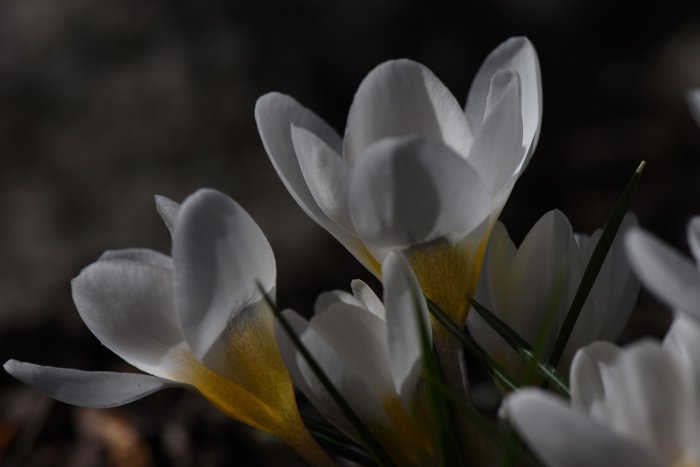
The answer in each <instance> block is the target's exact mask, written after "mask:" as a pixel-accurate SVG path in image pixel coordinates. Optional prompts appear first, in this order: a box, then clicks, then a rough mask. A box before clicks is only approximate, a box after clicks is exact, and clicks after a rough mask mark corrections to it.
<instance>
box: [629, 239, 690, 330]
mask: <svg viewBox="0 0 700 467" xmlns="http://www.w3.org/2000/svg"><path fill="white" fill-rule="evenodd" d="M625 246H626V247H627V257H628V259H629V261H630V263H631V264H632V268H633V269H634V271H635V272H636V273H637V276H639V279H640V280H641V281H642V283H643V284H644V285H645V286H646V287H647V289H649V290H650V291H651V292H652V293H653V294H654V295H656V296H657V297H658V298H659V299H661V300H663V301H664V302H666V303H667V304H668V305H669V306H670V307H672V308H674V309H677V310H682V311H685V312H687V313H690V314H691V315H692V316H693V317H694V318H695V319H697V320H700V272H698V269H697V268H696V267H695V265H694V264H693V263H691V262H690V261H688V260H687V259H686V258H684V257H683V256H681V254H680V253H678V252H677V251H676V250H674V249H672V248H671V247H669V246H667V245H665V244H664V243H662V242H661V241H660V240H658V239H656V238H655V237H654V236H652V235H651V234H649V233H647V232H646V231H644V230H642V229H640V228H633V229H630V232H629V233H628V234H627V235H626V236H625Z"/></svg>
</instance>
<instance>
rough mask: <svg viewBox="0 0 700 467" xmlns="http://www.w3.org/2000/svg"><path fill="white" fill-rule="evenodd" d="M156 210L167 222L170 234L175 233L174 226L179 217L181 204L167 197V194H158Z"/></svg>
mask: <svg viewBox="0 0 700 467" xmlns="http://www.w3.org/2000/svg"><path fill="white" fill-rule="evenodd" d="M155 201H156V210H157V211H158V214H160V217H161V218H162V219H163V222H165V226H166V227H167V228H168V230H169V231H170V235H173V228H174V227H175V218H176V217H177V212H178V210H179V209H180V204H179V203H176V202H175V201H173V200H171V199H170V198H166V197H165V196H161V195H156V196H155Z"/></svg>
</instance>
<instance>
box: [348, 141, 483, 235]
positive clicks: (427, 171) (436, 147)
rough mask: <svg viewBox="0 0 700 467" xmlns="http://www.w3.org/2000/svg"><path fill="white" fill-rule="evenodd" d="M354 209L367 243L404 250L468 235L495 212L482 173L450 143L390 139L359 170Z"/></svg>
mask: <svg viewBox="0 0 700 467" xmlns="http://www.w3.org/2000/svg"><path fill="white" fill-rule="evenodd" d="M350 210H351V215H352V220H353V224H354V225H355V228H356V230H357V232H358V233H359V235H360V238H362V239H363V240H364V241H365V243H368V244H370V245H373V246H379V247H386V248H390V247H393V248H402V247H407V246H410V245H415V244H420V243H424V242H428V241H431V240H436V239H439V238H443V237H450V238H451V239H452V238H456V239H460V238H462V237H464V236H466V235H467V234H469V233H470V232H471V231H472V230H474V229H476V228H477V227H478V226H479V225H482V224H483V223H484V222H485V220H486V219H487V218H488V216H489V215H490V213H491V197H490V195H489V192H488V189H487V188H486V187H485V186H484V183H483V182H482V181H481V178H480V177H479V174H478V173H477V171H476V170H475V169H474V168H473V167H472V166H471V165H470V164H469V163H468V162H466V161H465V160H464V159H462V158H461V157H460V156H459V155H458V154H457V153H455V152H454V151H453V150H451V149H450V148H448V147H447V146H445V145H443V144H441V143H438V142H433V141H430V140H425V139H418V138H407V139H406V138H405V139H389V140H384V141H383V142H380V143H377V144H376V145H374V146H372V148H371V149H370V150H368V151H367V157H363V158H362V159H361V160H359V161H358V163H357V165H356V166H355V167H354V168H353V172H352V176H351V180H350Z"/></svg>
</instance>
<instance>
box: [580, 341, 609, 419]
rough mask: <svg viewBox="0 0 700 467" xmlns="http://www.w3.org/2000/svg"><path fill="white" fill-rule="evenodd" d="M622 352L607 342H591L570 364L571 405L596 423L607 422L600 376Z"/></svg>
mask: <svg viewBox="0 0 700 467" xmlns="http://www.w3.org/2000/svg"><path fill="white" fill-rule="evenodd" d="M621 352H622V349H620V348H619V347H617V346H616V345H613V344H611V343H609V342H594V343H593V344H591V345H588V346H586V347H584V348H582V349H580V350H579V351H578V352H576V355H575V356H574V359H573V362H572V363H571V381H570V383H571V384H570V387H571V405H572V406H573V407H574V408H576V409H579V410H582V411H584V412H586V413H588V414H589V415H591V416H592V417H593V418H594V419H596V420H598V421H601V422H602V421H604V420H606V419H607V416H608V414H607V411H606V410H605V381H604V376H603V375H604V374H605V373H606V372H607V371H609V368H610V367H612V366H613V365H614V364H615V362H616V361H617V359H618V357H619V356H620V353H621Z"/></svg>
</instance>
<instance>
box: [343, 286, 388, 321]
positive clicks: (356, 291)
mask: <svg viewBox="0 0 700 467" xmlns="http://www.w3.org/2000/svg"><path fill="white" fill-rule="evenodd" d="M350 286H351V287H352V293H353V295H355V298H357V299H358V300H359V301H360V302H362V307H363V308H365V309H366V310H367V311H370V312H372V313H374V314H375V315H377V316H378V317H379V318H380V319H381V320H382V321H385V320H386V310H385V309H384V304H383V303H382V301H381V300H379V297H377V294H375V293H374V291H373V290H372V289H371V288H370V286H368V285H367V284H365V283H364V282H362V281H361V280H360V279H355V280H353V281H352V282H351V283H350Z"/></svg>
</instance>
